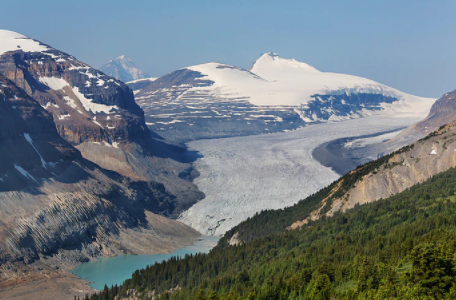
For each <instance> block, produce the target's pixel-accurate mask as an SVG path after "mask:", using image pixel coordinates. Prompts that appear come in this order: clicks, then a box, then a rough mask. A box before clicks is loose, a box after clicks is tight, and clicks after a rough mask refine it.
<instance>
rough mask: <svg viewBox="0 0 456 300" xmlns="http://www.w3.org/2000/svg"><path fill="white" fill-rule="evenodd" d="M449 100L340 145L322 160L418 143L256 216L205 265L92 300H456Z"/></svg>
mask: <svg viewBox="0 0 456 300" xmlns="http://www.w3.org/2000/svg"><path fill="white" fill-rule="evenodd" d="M454 93H455V92H451V93H448V94H445V95H444V96H443V97H442V98H441V99H439V100H437V101H436V102H435V104H434V105H433V106H432V108H431V111H430V113H429V115H428V116H427V117H426V118H425V119H424V120H422V121H420V122H418V123H416V124H413V125H411V126H410V127H408V128H407V129H405V130H403V131H402V132H401V133H400V134H399V135H397V132H396V133H395V134H394V135H392V134H389V133H385V134H383V135H380V137H381V138H379V136H365V137H361V138H359V137H358V138H354V139H338V140H334V141H332V142H330V143H328V144H326V145H325V146H324V147H323V148H324V149H325V150H327V151H329V152H331V151H332V153H333V154H334V153H342V154H343V155H345V153H346V151H342V150H341V147H342V148H344V149H348V150H347V152H348V153H353V151H355V150H354V149H357V150H358V151H359V153H361V152H362V151H361V150H362V149H365V148H366V147H367V148H368V150H369V151H370V150H372V147H373V145H377V146H378V147H380V148H382V149H388V147H391V145H393V144H396V145H397V144H399V143H401V142H404V141H405V140H416V139H418V138H420V137H422V138H421V139H419V140H416V141H415V142H413V143H411V144H409V145H407V146H404V147H402V148H400V149H399V150H396V151H394V152H392V153H390V154H386V155H384V156H382V157H380V158H378V159H376V160H373V161H371V162H367V163H365V164H363V165H360V166H358V167H357V168H355V169H354V170H352V171H350V172H348V173H346V174H345V175H343V176H342V177H340V178H339V179H337V180H334V181H333V182H332V183H330V184H328V185H327V186H326V187H324V188H322V189H320V190H319V191H317V192H316V193H313V194H311V195H309V196H308V197H305V198H303V199H302V200H301V201H298V202H297V203H296V204H295V205H292V206H290V207H286V208H282V209H276V210H263V211H261V212H259V213H256V214H255V215H254V216H252V217H250V218H248V219H246V220H245V221H243V222H240V223H239V224H238V225H237V226H234V227H233V228H231V229H230V230H228V231H226V233H225V234H224V236H223V237H222V238H221V239H220V241H219V243H218V245H217V246H216V247H215V248H214V249H213V250H212V251H211V252H210V253H209V254H201V255H196V256H186V257H185V258H181V259H172V260H168V261H166V262H162V263H160V264H155V265H153V266H148V267H146V268H144V269H142V270H138V271H137V272H135V273H134V274H133V275H132V278H130V279H128V280H126V281H125V282H124V284H122V285H120V286H115V287H113V288H111V289H110V288H108V287H106V288H105V290H104V291H102V292H100V293H99V294H94V295H92V296H90V297H87V298H88V299H92V300H97V299H105V298H103V297H117V298H116V299H150V298H151V297H156V298H157V297H159V298H160V299H161V298H164V299H264V300H266V299H274V300H276V299H277V300H279V299H321V300H323V299H454V298H455V297H456V289H455V287H456V273H455V267H456V264H455V260H454V257H455V249H456V236H455V229H456V227H455V226H456V223H455V217H456V206H455V195H454V193H455V189H456V184H455V183H456V171H455V170H456V169H455V166H456V138H455V137H456V119H455V118H454V117H452V116H454V112H455V111H454ZM442 123H443V125H440V124H442ZM313 126H317V125H313ZM309 127H311V126H309ZM319 133H320V134H321V132H319ZM395 135H396V136H395ZM385 139H386V140H388V141H385ZM322 145H324V144H322ZM338 145H339V146H340V145H342V146H340V147H337V146H338ZM320 147H321V145H320ZM324 149H323V150H324ZM335 149H336V150H337V151H336V152H335ZM320 150H321V149H320ZM278 180H279V179H278ZM304 185H305V182H303V183H302V185H301V186H302V187H303V186H304ZM203 201H204V200H203ZM197 205H198V204H197Z"/></svg>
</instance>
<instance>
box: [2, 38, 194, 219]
mask: <svg viewBox="0 0 456 300" xmlns="http://www.w3.org/2000/svg"><path fill="white" fill-rule="evenodd" d="M0 43H1V44H2V46H0V74H3V75H4V76H6V77H7V78H9V79H10V80H12V81H13V82H14V83H15V84H16V85H17V86H18V87H19V88H21V89H23V90H24V91H25V92H26V93H27V94H28V95H29V96H31V97H33V98H34V99H35V100H37V101H38V102H39V103H40V104H41V106H42V107H43V108H44V109H46V110H47V111H48V112H49V113H50V114H51V115H52V116H53V118H54V122H55V124H56V126H57V130H58V132H59V134H60V136H62V137H63V138H64V139H65V140H67V141H68V142H69V143H71V144H72V145H74V146H76V147H77V148H78V149H79V150H80V151H81V153H82V156H83V157H84V158H87V159H89V160H91V161H92V162H95V163H96V164H98V165H100V166H101V167H103V168H106V169H109V170H113V171H116V172H118V173H120V174H122V175H125V176H128V177H130V178H133V179H135V180H152V181H159V182H162V183H163V184H165V186H166V188H167V189H168V191H170V192H171V193H173V194H174V195H176V200H175V201H176V213H179V212H180V211H182V209H184V208H186V207H188V206H189V205H191V204H192V203H194V202H195V201H197V200H199V199H200V198H202V196H203V195H202V193H200V192H199V191H198V190H197V188H196V187H195V186H194V185H193V184H191V183H190V182H188V181H186V180H184V179H182V178H181V176H180V175H181V174H182V173H185V172H187V170H188V168H189V165H188V160H187V159H186V157H185V156H184V150H183V149H178V148H176V147H168V145H166V144H164V143H162V142H160V141H159V137H158V136H156V138H157V139H153V136H152V133H151V132H150V130H149V129H148V128H147V126H146V124H145V121H144V113H143V111H142V109H141V108H140V107H139V106H138V105H137V104H136V102H135V99H134V95H133V92H132V91H131V89H130V88H129V87H128V86H127V85H126V84H124V83H123V82H121V81H119V80H116V79H114V78H112V77H110V76H108V75H106V74H104V73H103V72H101V71H98V70H95V69H93V68H92V67H90V66H89V65H87V64H85V63H83V62H80V61H78V60H77V59H76V58H75V57H73V56H71V55H69V54H67V53H64V52H62V51H59V50H56V49H54V48H52V47H50V46H48V45H45V44H43V43H41V42H39V41H36V40H33V39H30V38H28V37H25V36H23V35H20V34H18V33H14V32H11V31H6V30H0Z"/></svg>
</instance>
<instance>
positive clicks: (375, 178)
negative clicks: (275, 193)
mask: <svg viewBox="0 0 456 300" xmlns="http://www.w3.org/2000/svg"><path fill="white" fill-rule="evenodd" d="M453 167H456V121H454V122H452V123H450V124H447V125H443V126H441V127H440V128H439V129H438V130H436V131H434V132H432V133H431V134H429V135H428V136H426V137H425V138H423V139H421V140H419V141H417V142H415V143H413V144H412V145H410V146H406V147H404V148H402V149H400V150H398V151H396V152H394V153H392V154H390V155H387V156H385V157H383V158H381V159H379V160H377V161H374V162H372V163H368V164H365V165H363V166H361V167H358V168H357V169H355V170H354V171H352V172H350V173H349V174H347V175H345V176H344V177H342V178H341V179H340V180H339V182H338V184H336V185H334V188H333V190H332V191H331V193H330V194H329V196H328V197H327V198H325V199H324V200H323V201H322V203H321V206H320V207H319V208H318V209H317V210H315V211H314V212H313V213H312V214H311V216H310V217H309V218H311V219H318V218H320V217H321V216H322V215H326V216H331V215H333V214H334V213H335V212H337V211H346V210H347V209H350V208H353V207H354V206H355V205H358V204H364V203H369V202H373V201H376V200H379V199H382V198H387V197H389V196H392V195H396V194H398V193H400V192H402V191H404V190H405V189H407V188H410V187H411V186H413V185H415V184H418V183H421V182H424V181H425V180H427V179H429V178H430V177H432V176H434V175H436V174H438V173H441V172H444V171H446V170H448V169H450V168H453ZM305 223H307V219H306V220H300V221H297V222H296V223H294V224H293V225H292V226H291V228H298V227H300V226H302V224H305Z"/></svg>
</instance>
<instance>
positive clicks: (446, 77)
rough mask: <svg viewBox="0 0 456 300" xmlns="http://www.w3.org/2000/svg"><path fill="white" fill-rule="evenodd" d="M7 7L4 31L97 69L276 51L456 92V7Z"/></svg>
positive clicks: (158, 67)
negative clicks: (117, 62) (126, 61)
mask: <svg viewBox="0 0 456 300" xmlns="http://www.w3.org/2000/svg"><path fill="white" fill-rule="evenodd" d="M4 2H5V3H3V4H2V8H3V9H4V11H6V12H8V13H7V14H5V16H4V17H3V18H2V19H1V20H0V28H2V29H7V30H12V31H16V32H19V33H21V34H24V35H27V36H29V37H31V38H34V39H37V40H40V41H42V42H44V43H46V44H49V45H51V46H53V47H55V48H57V49H59V50H62V51H65V52H68V53H70V54H72V55H74V56H76V57H77V58H78V59H79V60H81V61H84V62H87V63H89V64H90V65H92V66H93V67H95V68H99V67H100V66H101V65H103V64H104V63H106V62H107V61H109V60H111V59H115V58H116V57H118V56H120V55H126V56H128V57H130V58H131V59H132V61H133V62H134V63H135V64H136V66H137V67H138V68H140V69H143V70H144V71H146V72H147V73H149V74H150V75H151V76H154V77H159V76H162V75H165V74H167V73H169V72H171V71H173V70H176V69H179V68H183V67H186V66H191V65H196V64H200V63H206V62H210V61H218V62H222V63H226V64H231V65H235V66H238V67H242V68H246V69H247V68H248V67H250V65H251V64H252V63H253V62H254V61H255V60H256V59H257V58H258V57H259V56H260V55H261V54H262V53H265V52H270V51H273V52H276V53H278V54H279V55H280V56H281V57H284V58H295V59H297V60H299V61H302V62H305V63H308V64H310V65H312V66H314V67H315V68H317V69H318V70H320V71H326V72H337V73H345V74H350V75H357V76H361V77H366V78H369V79H372V80H375V81H377V82H380V83H382V84H386V85H388V86H391V87H394V88H396V89H399V90H401V91H404V92H407V93H410V94H414V95H417V96H424V97H434V98H439V97H440V96H441V95H443V94H444V93H446V92H449V91H452V90H454V89H455V84H453V82H456V74H454V72H452V70H453V69H454V68H456V60H455V59H453V55H452V49H453V48H454V46H456V42H455V41H454V40H453V39H449V37H451V36H454V35H455V33H456V26H455V25H456V21H455V20H454V18H453V17H452V12H453V11H454V10H455V8H456V3H455V2H453V1H439V3H435V2H433V1H408V0H407V1H401V2H400V3H396V2H395V1H390V0H388V1H382V2H381V3H380V2H378V3H370V2H369V3H368V2H365V1H345V2H339V1H327V2H325V3H320V2H314V1H307V2H306V3H302V1H287V2H285V3H280V4H279V3H277V2H274V1H269V0H267V1H261V2H257V1H252V2H249V3H244V2H241V1H230V2H226V3H225V2H223V3H222V2H210V1H192V2H189V1H180V0H179V1H167V2H166V3H163V2H157V1H151V2H150V1H136V2H131V3H129V4H128V5H125V4H124V3H122V1H118V0H115V1H106V0H100V1H97V2H91V1H87V0H81V1H78V2H77V3H62V2H59V1H54V0H43V1H40V2H32V3H27V5H24V2H23V1H17V0H16V1H12V0H5V1H4ZM341 12H343V13H341ZM18 16H20V18H18Z"/></svg>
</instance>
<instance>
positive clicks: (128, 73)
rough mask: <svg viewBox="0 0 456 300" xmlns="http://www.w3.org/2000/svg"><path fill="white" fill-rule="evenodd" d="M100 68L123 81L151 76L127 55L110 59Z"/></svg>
mask: <svg viewBox="0 0 456 300" xmlns="http://www.w3.org/2000/svg"><path fill="white" fill-rule="evenodd" d="M100 70H101V71H103V72H104V73H106V74H108V75H109V76H112V77H114V78H116V79H118V80H120V81H123V82H128V81H133V80H138V79H144V78H148V77H150V76H149V75H148V74H147V73H146V72H144V71H143V70H140V69H138V68H137V67H136V66H135V64H134V63H133V62H132V61H131V59H130V58H129V57H126V56H125V55H121V56H119V57H117V58H116V59H113V60H110V61H108V62H107V63H105V64H104V65H102V66H101V67H100Z"/></svg>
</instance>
